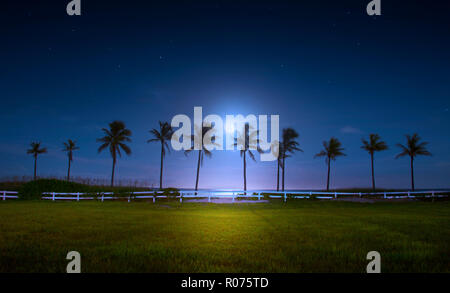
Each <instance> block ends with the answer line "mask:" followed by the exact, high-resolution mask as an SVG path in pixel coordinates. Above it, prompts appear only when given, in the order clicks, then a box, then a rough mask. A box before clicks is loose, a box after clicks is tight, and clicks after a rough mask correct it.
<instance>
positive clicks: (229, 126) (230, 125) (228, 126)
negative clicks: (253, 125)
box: [225, 121, 234, 133]
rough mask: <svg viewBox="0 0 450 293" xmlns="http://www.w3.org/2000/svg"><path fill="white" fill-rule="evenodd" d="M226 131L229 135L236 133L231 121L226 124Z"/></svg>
mask: <svg viewBox="0 0 450 293" xmlns="http://www.w3.org/2000/svg"><path fill="white" fill-rule="evenodd" d="M225 131H226V132H228V133H233V132H234V125H233V124H232V123H230V122H229V121H227V122H226V125H225Z"/></svg>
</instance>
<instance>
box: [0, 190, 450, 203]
mask: <svg viewBox="0 0 450 293" xmlns="http://www.w3.org/2000/svg"><path fill="white" fill-rule="evenodd" d="M0 195H1V197H2V199H3V200H6V199H17V198H18V192H17V191H6V190H5V191H0ZM449 195H450V190H426V191H394V192H323V191H273V190H247V191H244V190H198V191H193V190H180V191H178V192H173V193H169V194H167V192H166V193H165V192H164V191H153V190H149V191H137V192H130V193H129V195H128V196H125V197H124V196H117V195H116V196H115V194H114V192H101V193H96V194H92V193H81V192H72V193H62V192H45V193H43V196H42V199H45V200H53V201H55V200H76V201H80V200H101V201H104V200H116V199H128V202H130V201H131V200H133V199H153V202H155V201H156V199H158V198H177V199H179V200H180V202H183V199H202V198H203V199H204V198H208V201H209V202H210V201H211V199H218V198H219V199H224V198H228V199H231V200H232V202H234V201H235V200H239V199H257V200H258V201H259V200H261V199H265V198H278V199H282V200H283V201H284V202H286V201H287V200H288V199H310V198H316V199H337V198H338V197H344V196H353V197H359V198H362V197H373V196H375V197H382V198H385V199H395V198H430V197H431V198H439V197H448V196H449Z"/></svg>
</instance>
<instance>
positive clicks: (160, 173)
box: [159, 143, 164, 189]
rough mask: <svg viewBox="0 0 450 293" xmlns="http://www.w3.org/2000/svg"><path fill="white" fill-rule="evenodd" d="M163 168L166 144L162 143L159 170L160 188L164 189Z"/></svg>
mask: <svg viewBox="0 0 450 293" xmlns="http://www.w3.org/2000/svg"><path fill="white" fill-rule="evenodd" d="M163 168H164V145H163V144H162V143H161V168H160V170H159V189H162V177H163Z"/></svg>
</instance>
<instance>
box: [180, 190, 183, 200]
mask: <svg viewBox="0 0 450 293" xmlns="http://www.w3.org/2000/svg"><path fill="white" fill-rule="evenodd" d="M180 202H183V193H182V192H180Z"/></svg>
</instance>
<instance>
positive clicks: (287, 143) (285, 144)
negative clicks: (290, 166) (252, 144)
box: [280, 128, 303, 191]
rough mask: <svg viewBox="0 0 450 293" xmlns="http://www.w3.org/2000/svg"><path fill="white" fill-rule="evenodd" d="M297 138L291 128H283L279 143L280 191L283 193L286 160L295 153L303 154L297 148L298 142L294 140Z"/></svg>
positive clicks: (296, 134)
mask: <svg viewBox="0 0 450 293" xmlns="http://www.w3.org/2000/svg"><path fill="white" fill-rule="evenodd" d="M297 137H298V133H297V132H296V131H295V130H294V129H292V128H284V129H283V141H282V142H281V147H280V149H281V160H282V162H281V164H280V167H281V171H282V175H281V176H282V179H281V190H282V191H284V173H285V172H284V171H285V167H286V158H288V157H290V155H288V154H289V153H290V154H293V153H294V152H295V151H300V152H303V150H301V149H300V148H298V145H299V144H298V142H296V141H295V139H296V138H297Z"/></svg>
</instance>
